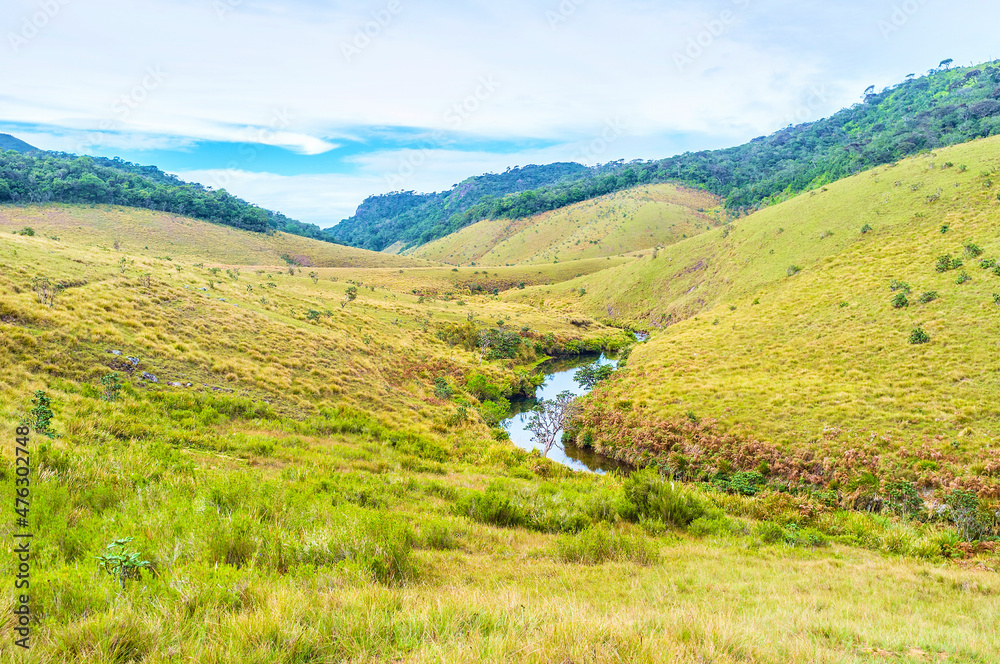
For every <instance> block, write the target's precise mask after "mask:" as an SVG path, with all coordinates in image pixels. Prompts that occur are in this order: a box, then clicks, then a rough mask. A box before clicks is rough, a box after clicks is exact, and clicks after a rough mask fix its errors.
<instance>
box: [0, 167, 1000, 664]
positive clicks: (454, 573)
mask: <svg viewBox="0 0 1000 664" xmlns="http://www.w3.org/2000/svg"><path fill="white" fill-rule="evenodd" d="M970 163H971V161H970ZM900 168H902V167H900ZM935 172H937V171H935ZM951 172H953V171H949V173H951ZM829 193H833V191H832V190H831V192H829ZM3 212H4V214H6V215H7V216H6V217H5V221H4V226H3V228H2V230H0V428H2V429H3V430H4V431H7V432H8V440H9V441H10V444H8V445H7V447H6V448H5V449H7V450H8V452H6V453H5V454H4V455H2V457H0V491H2V492H4V495H6V496H8V497H9V498H11V499H12V497H13V496H14V495H15V489H16V488H18V487H19V486H24V485H23V484H21V485H18V484H16V482H17V480H18V479H19V476H18V475H17V472H16V463H17V462H16V461H15V445H14V441H15V434H17V432H18V426H19V425H21V424H22V423H23V424H26V425H28V427H29V429H31V430H32V432H31V434H30V443H29V444H28V445H27V448H28V450H30V455H31V466H32V468H33V469H34V470H33V472H32V473H31V475H30V480H31V481H30V483H29V485H28V486H29V488H30V517H29V526H28V529H29V530H30V532H31V533H32V534H33V536H34V537H33V538H32V540H31V546H32V558H31V612H32V619H31V622H30V624H31V629H32V637H31V638H32V649H31V650H30V651H28V652H25V651H23V650H22V649H20V648H17V647H16V646H15V645H14V644H13V639H11V638H5V639H3V640H0V660H3V661H12V662H49V661H52V662H63V661H72V662H84V663H90V662H93V663H98V662H101V663H107V662H135V661H141V662H152V663H160V662H164V663H165V662H175V661H197V662H207V663H230V662H232V663H234V664H235V663H237V662H238V663H240V664H243V663H246V662H260V663H261V664H263V663H265V662H266V663H272V662H288V663H292V662H307V661H309V662H358V663H373V664H374V663H375V662H386V661H394V662H413V663H416V662H455V663H458V662H463V663H464V662H471V661H483V662H510V661H518V662H537V663H539V664H541V663H543V662H554V661H555V662H566V661H574V662H595V663H603V662H608V663H610V662H622V661H627V662H663V661H670V662H682V663H691V664H694V663H696V662H705V661H709V660H711V661H714V662H718V663H720V664H735V663H737V662H748V661H752V662H760V663H774V664H778V663H782V664H783V663H785V662H789V661H809V662H819V663H830V664H834V663H837V664H847V663H855V662H859V661H871V660H872V659H873V658H877V659H880V660H883V659H884V660H887V661H924V660H931V659H935V660H938V659H940V660H947V661H952V662H982V661H989V658H990V657H992V653H994V652H996V651H997V650H998V649H1000V641H998V636H997V632H996V630H994V629H992V626H993V625H995V624H996V622H997V620H998V619H1000V607H998V604H997V603H996V602H995V601H993V600H994V599H995V597H996V596H997V594H998V593H1000V582H998V580H997V577H996V574H995V572H993V571H992V570H995V569H996V568H997V564H998V563H997V555H996V554H995V553H992V552H991V551H992V547H991V545H990V544H989V543H985V544H981V543H970V542H967V541H965V540H967V539H970V538H969V537H967V536H963V535H962V534H961V532H960V531H959V527H960V521H959V520H958V519H957V517H955V515H954V514H953V513H951V512H947V511H945V512H941V513H935V516H933V517H932V516H928V515H927V514H924V515H923V516H921V517H920V518H916V517H914V516H907V515H906V514H895V513H893V512H891V511H886V512H884V513H881V514H872V513H868V512H849V511H843V510H840V509H838V508H837V507H836V505H835V504H833V503H831V502H830V501H829V500H826V499H825V498H824V497H822V496H817V495H809V494H808V493H800V494H797V495H793V494H790V493H788V492H778V491H776V490H772V489H771V488H767V487H756V488H754V491H753V492H750V493H756V494H757V495H742V494H740V493H737V492H734V491H723V490H707V489H703V488H699V487H696V486H684V485H682V484H680V483H675V482H673V481H671V480H670V479H669V478H666V477H663V476H661V475H660V474H658V473H655V472H653V473H651V472H642V473H636V474H634V475H632V476H631V477H628V478H626V477H621V476H604V477H600V476H595V475H587V476H583V475H578V474H574V473H571V472H570V471H568V470H566V469H564V468H562V467H560V466H557V465H555V464H554V463H552V462H549V461H547V460H545V459H542V458H540V457H539V456H537V455H529V454H527V453H524V452H522V451H520V450H518V449H516V448H515V447H514V446H513V445H512V444H511V443H510V441H509V440H507V438H506V436H505V435H504V433H503V432H502V431H501V430H499V429H496V428H493V429H491V428H490V427H488V426H487V425H486V423H485V422H486V415H487V414H488V413H489V409H488V408H487V404H488V403H489V402H491V401H492V402H493V403H494V404H498V403H500V402H502V399H501V398H500V394H505V395H507V396H512V395H513V394H515V393H517V392H519V391H524V390H525V389H526V388H528V387H530V385H531V378H530V376H529V375H528V374H527V373H526V370H527V369H528V368H530V367H532V366H533V365H534V364H536V363H537V362H539V361H540V360H541V359H543V358H544V357H546V356H547V355H551V354H554V353H558V352H562V353H573V352H576V351H578V350H579V349H581V348H598V347H601V346H603V347H613V346H614V347H616V346H619V345H620V344H621V343H622V341H623V337H624V335H623V334H622V333H621V332H620V331H619V330H615V329H610V328H607V327H603V326H601V325H599V324H597V323H594V322H592V321H589V320H586V319H587V317H586V316H581V315H580V313H578V312H575V311H572V310H570V309H568V310H567V313H566V315H563V314H562V313H560V312H559V311H553V309H552V307H549V306H543V307H537V306H534V305H533V304H531V303H529V302H515V301H505V300H504V299H502V298H498V297H496V296H492V295H487V294H484V293H483V292H482V291H480V290H479V289H475V290H473V289H470V288H468V287H466V288H464V289H463V288H461V283H462V281H461V280H463V279H465V278H474V279H478V278H482V277H485V278H489V279H494V278H496V279H498V280H499V279H501V278H515V277H516V278H521V277H522V276H524V278H527V277H526V276H525V275H528V274H531V273H541V274H542V276H543V277H544V278H546V279H551V280H552V281H553V282H556V283H551V284H548V285H546V286H544V287H536V288H531V287H526V288H525V289H524V291H521V290H520V289H515V290H514V291H513V292H515V293H522V292H523V293H529V292H535V293H545V290H549V291H551V292H552V293H555V292H556V291H557V290H558V291H559V292H563V293H568V292H569V291H568V290H562V287H561V286H560V284H559V283H558V280H559V279H563V278H568V277H574V278H572V279H571V283H576V282H578V281H579V280H580V279H584V278H591V279H596V278H599V277H600V278H603V276H602V275H603V274H604V273H605V272H607V273H616V272H624V271H628V270H632V269H636V266H635V265H634V263H635V262H636V261H631V262H625V259H621V261H617V260H610V261H609V260H607V259H589V260H585V261H577V262H575V264H570V263H565V264H564V263H560V264H559V265H546V266H541V265H539V266H526V267H525V266H522V267H518V268H489V269H488V270H487V271H488V272H489V274H488V275H483V274H482V272H483V269H481V268H458V270H457V271H455V272H453V271H452V268H441V267H440V266H438V267H430V268H414V267H400V268H394V269H388V268H370V267H358V268H344V267H341V268H315V269H311V268H309V267H304V268H302V269H301V270H300V269H298V268H292V269H289V266H287V265H282V269H280V270H279V269H276V268H275V267H257V266H256V265H257V264H259V263H260V262H261V261H259V260H257V258H258V255H257V254H258V253H262V252H258V251H257V250H256V249H254V250H250V249H241V248H240V245H241V244H242V243H243V242H246V241H247V240H248V239H259V240H262V241H263V240H266V239H268V238H267V237H265V238H261V236H258V235H250V234H247V235H246V236H242V235H237V234H235V233H236V232H235V231H230V230H229V229H221V228H219V227H218V226H212V225H207V224H206V225H203V227H202V228H200V229H198V228H196V227H195V225H194V224H196V223H197V222H191V221H190V220H183V219H178V218H174V217H172V216H170V215H165V214H155V215H154V214H150V215H148V216H147V215H146V213H142V214H137V213H136V212H135V211H131V210H130V211H127V212H126V211H123V210H121V209H117V208H80V209H74V208H67V207H61V208H54V207H46V208H43V209H31V208H27V209H26V208H20V207H9V208H3ZM751 220H752V218H750V219H746V220H743V221H741V222H740V224H741V225H742V224H748V223H750V221H751ZM189 224H190V225H189ZM26 226H31V227H32V229H33V230H34V231H35V232H34V234H33V235H31V234H27V233H25V234H20V233H16V232H11V230H14V231H23V229H24V228H25V227H26ZM230 232H232V233H234V234H233V235H231V236H230V235H228V233H230ZM714 232H715V231H712V233H714ZM875 232H876V233H879V232H886V234H887V235H890V234H889V233H888V232H887V231H881V230H879V229H876V231H875ZM212 233H218V234H216V235H213V234H212ZM50 234H52V235H56V236H57V237H58V238H59V239H58V240H57V239H53V238H52V237H50ZM706 234H707V233H706ZM115 238H117V239H118V240H119V247H118V249H115V248H114V246H113V245H108V244H106V243H108V242H113V240H114V239H115ZM698 239H699V238H694V239H692V240H690V241H689V242H694V241H696V240H698ZM295 240H296V241H301V240H299V239H297V238H296V239H295ZM171 242H173V244H170V243H171ZM317 244H319V243H317ZM681 244H682V245H683V244H685V243H681ZM147 246H148V247H149V248H148V249H147V248H146V247H147ZM301 246H311V245H308V244H304V245H301ZM321 246H323V247H325V248H327V249H337V248H336V247H329V246H328V245H321ZM167 249H170V254H169V257H168V256H167V255H165V253H166V250H167ZM669 249H670V248H668V250H669ZM279 250H280V247H279V248H277V249H276V248H274V247H268V248H267V251H268V252H272V254H273V252H276V251H279ZM676 250H677V251H680V247H678V248H677V249H676ZM241 251H243V252H245V253H242V254H241V253H240V252H241ZM216 252H217V254H216ZM272 254H268V255H272ZM363 255H365V256H369V257H370V258H369V260H373V261H377V260H404V261H405V260H412V259H406V258H399V257H391V256H390V257H385V256H380V255H377V254H367V253H366V254H363ZM241 256H243V257H245V258H246V259H247V260H248V262H249V263H250V264H242V265H237V264H236V262H235V259H237V258H239V257H241ZM211 258H215V260H214V261H213V260H211ZM334 258H335V257H333V256H331V257H330V259H331V261H333V259H334ZM662 258H663V252H662V251H661V255H660V258H657V259H656V260H661V259H662ZM223 259H224V260H223ZM229 261H234V262H233V263H229ZM376 264H377V263H376ZM609 264H610V265H611V266H612V267H610V268H608V269H606V270H603V271H600V272H598V271H596V270H597V269H598V267H599V266H601V265H609ZM616 264H617V267H615V265H616ZM648 264H649V260H648V259H646V261H645V263H644V265H648ZM279 265H281V264H279ZM584 265H590V266H592V267H593V268H594V271H592V272H590V273H588V276H587V277H581V278H579V279H578V278H575V275H576V274H579V273H582V272H584V271H585V268H584V267H582V266H584ZM577 266H580V267H577ZM567 268H570V269H569V270H568V271H565V272H559V271H558V270H567ZM812 269H813V268H812V267H807V269H806V271H804V272H803V273H802V274H800V275H798V277H797V278H804V277H808V276H809V273H810V270H812ZM518 270H520V272H518ZM573 270H575V271H573ZM477 271H479V272H480V274H479V275H476V274H475V272H477ZM310 272H314V273H315V274H310ZM902 276H903V277H907V276H908V275H906V274H904V275H902ZM975 277H976V279H977V281H978V280H979V279H980V278H982V277H981V275H980V273H978V272H977V273H976V274H975ZM909 278H911V279H913V281H914V283H915V282H916V278H915V277H909ZM380 280H381V281H380ZM452 280H455V281H452ZM431 283H438V284H441V288H452V289H453V290H452V291H449V292H444V293H441V292H437V293H424V292H421V291H422V289H424V288H427V287H428V284H431ZM624 288H625V286H624V285H623V289H624ZM414 291H417V292H414ZM941 291H942V294H944V291H945V288H944V286H942V287H941ZM352 294H353V295H354V296H355V297H354V299H351V295H352ZM574 297H575V298H576V299H577V300H583V301H585V300H586V299H587V296H586V294H585V296H584V297H583V298H580V296H579V294H578V292H577V294H575V295H574ZM942 299H944V297H942ZM763 302H764V297H763V296H762V303H763ZM758 306H764V304H762V305H758ZM768 306H770V305H768ZM740 311H741V310H740V309H738V310H737V312H740ZM838 311H839V310H838ZM581 320H582V321H583V322H584V323H585V324H583V325H581V324H580V323H581ZM574 321H575V323H574ZM501 324H502V328H503V330H504V331H506V332H516V333H517V336H518V338H519V340H520V345H519V347H518V348H517V350H516V352H515V353H513V356H512V357H510V358H509V359H496V360H490V359H486V358H484V357H483V353H482V350H483V349H481V348H476V347H475V344H474V343H473V344H469V343H468V342H469V341H470V335H471V339H472V340H473V341H474V340H475V333H476V332H478V331H479V330H481V329H494V328H496V327H497V326H500V325H501ZM680 328H681V326H678V327H677V328H672V329H680ZM935 334H936V333H935ZM463 335H464V336H463ZM661 343H663V340H662V339H660V338H654V341H653V342H652V343H650V344H649V345H647V346H639V347H637V348H636V350H635V351H634V352H633V353H632V357H631V359H630V360H629V362H630V366H631V367H632V368H630V369H629V370H628V373H627V374H625V377H624V378H619V379H616V380H615V381H613V384H614V386H613V389H618V388H619V387H620V386H621V385H623V384H624V383H625V381H629V380H634V379H636V378H637V377H638V376H639V375H640V373H639V372H640V371H646V369H641V368H640V367H641V366H642V365H643V363H648V362H651V361H655V360H656V357H657V353H655V352H652V351H653V350H654V349H655V348H660V349H661V350H662V348H663V347H662V346H659V347H658V346H656V344H661ZM927 348H928V349H931V348H932V346H931V347H927ZM117 352H120V353H121V354H120V355H119V354H116V353H117ZM133 358H134V359H133ZM649 371H650V372H651V373H652V370H651V369H650V370H649ZM144 373H145V374H148V375H146V376H144ZM115 374H117V379H115V378H114V377H113V376H114V375H115ZM150 376H155V377H156V382H153V381H152V380H150V379H149V378H150ZM118 381H120V382H118ZM654 387H657V388H663V387H665V384H662V383H661V384H658V385H654ZM634 389H635V390H636V391H638V390H642V389H646V387H645V386H640V385H636V386H635V388H634ZM39 392H42V393H43V394H42V395H40V394H39ZM492 392H495V393H496V394H495V395H493V394H491V393H492ZM41 396H44V397H45V398H46V399H49V400H50V402H45V401H43V400H42V399H41ZM628 398H630V397H628ZM642 398H646V399H651V397H642ZM46 403H48V405H46ZM609 403H613V404H617V403H618V402H617V401H614V400H610V401H609ZM636 403H637V404H638V401H637V402H636ZM616 407H617V406H616ZM49 411H50V412H49ZM49 416H51V419H50V420H49V419H48V418H49ZM623 430H627V429H626V428H625V427H623ZM970 440H971V439H970ZM7 523H8V524H12V521H10V520H8V521H7ZM6 528H7V532H10V531H11V529H12V528H13V526H12V525H8V526H6ZM21 528H22V527H20V526H19V527H18V529H21ZM128 537H131V538H133V539H132V540H131V541H130V542H127V543H126V545H125V546H126V547H127V548H126V551H127V552H136V553H138V554H140V556H139V558H138V560H145V561H148V562H149V565H148V566H146V567H144V568H142V569H141V571H140V574H139V576H138V577H128V578H122V577H121V576H114V575H110V574H108V573H107V572H106V571H105V570H103V569H101V568H99V566H98V564H97V560H96V558H97V557H98V556H102V555H105V554H106V553H108V549H107V547H108V545H109V544H111V543H112V542H114V541H116V540H118V539H119V538H128ZM15 564H16V560H15V558H14V556H7V557H5V558H4V560H3V562H2V563H0V569H2V571H3V573H4V575H5V578H13V577H14V573H15V568H14V565H15ZM6 601H7V604H8V606H10V607H13V606H15V605H16V602H15V597H14V596H13V589H10V590H8V594H7V595H6ZM955 616H961V620H956V619H955ZM13 620H14V619H12V618H10V617H8V621H7V623H6V624H7V628H8V629H10V628H12V627H13V626H14V622H13ZM11 633H12V632H11Z"/></svg>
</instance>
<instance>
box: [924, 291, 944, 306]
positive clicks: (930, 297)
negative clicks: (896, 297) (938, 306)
mask: <svg viewBox="0 0 1000 664" xmlns="http://www.w3.org/2000/svg"><path fill="white" fill-rule="evenodd" d="M938 297H939V296H938V292H937V291H927V292H926V293H924V294H923V295H921V296H920V304H930V303H931V302H933V301H934V300H936V299H938Z"/></svg>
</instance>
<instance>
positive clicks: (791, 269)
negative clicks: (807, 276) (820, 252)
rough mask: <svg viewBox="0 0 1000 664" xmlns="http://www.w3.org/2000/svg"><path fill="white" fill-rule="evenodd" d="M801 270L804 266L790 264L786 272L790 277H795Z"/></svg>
mask: <svg viewBox="0 0 1000 664" xmlns="http://www.w3.org/2000/svg"><path fill="white" fill-rule="evenodd" d="M801 271H802V268H801V267H799V266H798V265H789V266H788V269H787V270H785V274H787V275H788V276H789V277H794V276H795V275H796V274H798V273H799V272H801Z"/></svg>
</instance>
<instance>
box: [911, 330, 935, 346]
mask: <svg viewBox="0 0 1000 664" xmlns="http://www.w3.org/2000/svg"><path fill="white" fill-rule="evenodd" d="M930 340H931V337H930V335H929V334H927V333H926V332H924V330H923V329H922V328H919V327H918V328H914V330H913V331H912V332H910V343H911V344H913V345H919V344H926V343H930Z"/></svg>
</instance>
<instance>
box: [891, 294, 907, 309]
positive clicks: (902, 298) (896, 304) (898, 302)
mask: <svg viewBox="0 0 1000 664" xmlns="http://www.w3.org/2000/svg"><path fill="white" fill-rule="evenodd" d="M892 306H893V308H895V309H905V308H906V307H908V306H910V301H909V300H908V299H906V293H896V296H895V297H893V298H892Z"/></svg>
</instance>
